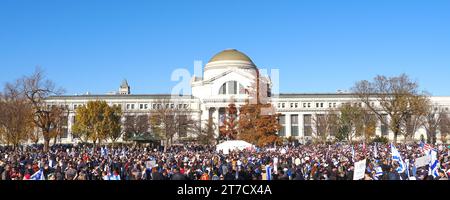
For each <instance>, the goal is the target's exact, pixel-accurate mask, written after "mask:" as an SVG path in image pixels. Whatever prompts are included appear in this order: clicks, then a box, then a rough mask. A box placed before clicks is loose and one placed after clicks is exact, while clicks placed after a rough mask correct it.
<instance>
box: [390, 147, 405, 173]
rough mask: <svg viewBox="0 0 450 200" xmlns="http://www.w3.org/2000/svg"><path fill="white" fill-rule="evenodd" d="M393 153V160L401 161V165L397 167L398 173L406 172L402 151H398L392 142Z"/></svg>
mask: <svg viewBox="0 0 450 200" xmlns="http://www.w3.org/2000/svg"><path fill="white" fill-rule="evenodd" d="M391 154H392V160H395V161H397V162H398V163H399V166H398V168H397V172H398V173H403V172H405V169H406V167H405V163H404V162H403V160H402V157H401V156H400V153H399V152H398V150H397V148H395V146H394V145H393V144H392V143H391Z"/></svg>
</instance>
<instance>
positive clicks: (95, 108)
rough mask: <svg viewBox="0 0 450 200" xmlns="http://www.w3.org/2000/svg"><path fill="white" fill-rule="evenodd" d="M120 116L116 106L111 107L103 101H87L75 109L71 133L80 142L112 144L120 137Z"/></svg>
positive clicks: (119, 110)
mask: <svg viewBox="0 0 450 200" xmlns="http://www.w3.org/2000/svg"><path fill="white" fill-rule="evenodd" d="M121 116H122V111H121V109H120V107H118V106H112V107H111V106H109V105H108V104H107V103H106V102H105V101H89V102H87V104H86V105H83V106H80V107H78V108H77V110H76V115H75V123H74V125H73V126H72V132H73V134H74V135H75V136H77V137H79V138H80V139H81V141H83V142H87V141H89V140H90V141H92V142H93V143H94V145H96V144H97V143H101V142H102V141H103V140H106V139H111V141H112V142H113V143H114V142H115V141H116V140H117V139H118V138H120V136H121V131H120V130H121V129H120V128H121V126H120V124H121V123H120V121H121V120H120V119H121Z"/></svg>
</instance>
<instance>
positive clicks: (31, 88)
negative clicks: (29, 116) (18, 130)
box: [18, 67, 64, 151]
mask: <svg viewBox="0 0 450 200" xmlns="http://www.w3.org/2000/svg"><path fill="white" fill-rule="evenodd" d="M18 83H19V85H20V90H21V92H23V94H24V96H25V97H26V99H27V100H28V101H29V103H30V105H31V107H32V110H33V123H34V125H35V127H37V128H38V129H39V131H40V133H41V134H42V136H43V138H44V151H48V149H49V144H50V139H51V138H52V132H51V131H52V129H53V127H56V123H57V121H58V120H59V118H60V117H61V115H60V113H61V112H60V110H59V109H60V108H59V107H57V106H51V105H48V104H47V103H46V102H45V99H46V98H47V97H49V96H51V95H60V94H62V93H63V92H64V90H63V89H60V88H56V87H55V84H54V83H53V82H52V81H50V80H48V79H46V78H45V75H44V72H43V70H41V69H40V68H38V67H37V68H36V70H35V72H34V73H33V74H32V75H31V76H25V77H23V78H22V79H20V80H19V82H18Z"/></svg>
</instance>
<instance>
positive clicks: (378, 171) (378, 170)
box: [375, 166, 383, 177]
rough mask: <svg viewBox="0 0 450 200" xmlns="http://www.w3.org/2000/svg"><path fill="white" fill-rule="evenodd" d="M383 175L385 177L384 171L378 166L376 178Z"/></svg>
mask: <svg viewBox="0 0 450 200" xmlns="http://www.w3.org/2000/svg"><path fill="white" fill-rule="evenodd" d="M381 175H383V169H382V168H381V167H380V166H378V167H376V168H375V176H377V177H379V176H381Z"/></svg>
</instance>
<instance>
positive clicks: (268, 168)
mask: <svg viewBox="0 0 450 200" xmlns="http://www.w3.org/2000/svg"><path fill="white" fill-rule="evenodd" d="M266 175H267V180H272V167H270V165H268V166H267V167H266Z"/></svg>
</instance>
